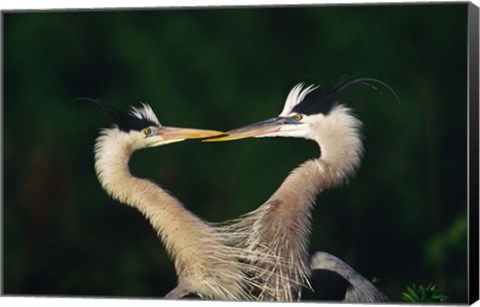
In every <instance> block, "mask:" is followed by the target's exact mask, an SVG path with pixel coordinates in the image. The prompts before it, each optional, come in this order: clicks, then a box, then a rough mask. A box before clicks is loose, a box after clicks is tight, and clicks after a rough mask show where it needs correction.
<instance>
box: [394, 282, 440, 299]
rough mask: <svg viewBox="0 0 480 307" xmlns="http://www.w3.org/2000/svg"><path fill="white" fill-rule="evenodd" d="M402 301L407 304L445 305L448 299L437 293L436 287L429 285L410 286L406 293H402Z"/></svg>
mask: <svg viewBox="0 0 480 307" xmlns="http://www.w3.org/2000/svg"><path fill="white" fill-rule="evenodd" d="M402 299H403V300H404V301H406V302H409V303H446V302H447V301H448V297H447V296H445V295H442V294H439V293H438V289H437V286H435V285H434V284H432V283H430V284H428V285H427V286H423V285H420V286H417V285H415V284H411V285H409V286H407V290H406V292H403V293H402Z"/></svg>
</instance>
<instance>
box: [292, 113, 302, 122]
mask: <svg viewBox="0 0 480 307" xmlns="http://www.w3.org/2000/svg"><path fill="white" fill-rule="evenodd" d="M302 118H303V116H302V115H300V114H295V115H294V116H293V119H294V120H296V121H300V120H302Z"/></svg>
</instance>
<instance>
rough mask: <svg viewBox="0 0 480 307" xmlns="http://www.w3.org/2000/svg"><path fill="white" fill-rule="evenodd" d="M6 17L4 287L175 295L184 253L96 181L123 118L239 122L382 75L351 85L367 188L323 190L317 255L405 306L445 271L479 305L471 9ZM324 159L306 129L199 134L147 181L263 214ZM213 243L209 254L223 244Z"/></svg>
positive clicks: (161, 154) (204, 202)
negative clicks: (109, 134)
mask: <svg viewBox="0 0 480 307" xmlns="http://www.w3.org/2000/svg"><path fill="white" fill-rule="evenodd" d="M3 17H4V19H3V23H4V90H5V93H4V95H5V96H4V118H3V120H4V142H3V145H4V147H3V154H4V156H3V159H4V160H3V163H4V187H3V190H4V207H3V212H4V241H3V242H4V246H3V251H4V263H3V268H4V292H5V293H6V294H24V295H25V294H27V295H30V294H32V295H33V294H35V295H61V296H65V295H68V296H120V297H126V296H130V297H161V296H163V295H164V294H166V293H167V292H168V291H169V290H171V289H172V288H173V287H174V286H175V283H176V277H175V271H174V267H173V264H172V262H171V260H170V259H169V258H168V256H167V254H166V253H165V250H164V247H163V246H162V244H161V243H160V242H159V240H158V239H157V238H156V236H155V232H154V231H153V230H152V229H151V227H150V225H149V224H148V222H147V221H146V220H145V219H144V218H143V217H142V215H141V214H140V213H138V212H137V211H136V210H134V209H132V208H130V207H127V206H125V205H122V204H119V203H117V202H115V201H112V199H111V198H110V197H108V196H107V195H106V193H105V192H104V191H103V190H102V188H101V187H100V185H99V183H98V181H97V178H96V176H95V172H94V167H93V164H94V161H93V146H94V142H95V138H96V137H97V135H98V131H99V129H100V128H102V127H109V126H110V119H109V117H108V116H107V115H105V114H104V113H103V111H102V110H101V109H100V108H98V107H97V106H95V105H94V104H92V103H89V102H85V101H82V102H73V100H74V99H75V98H77V97H90V98H94V99H96V98H99V99H101V100H103V101H107V102H110V103H112V104H115V105H117V106H119V107H122V108H127V107H128V106H129V105H135V104H138V102H140V101H143V102H148V103H150V104H151V105H152V106H153V108H154V110H155V111H156V113H157V115H158V116H159V119H160V121H161V122H162V123H163V124H165V125H174V126H185V127H196V128H209V129H218V130H228V129H232V128H236V127H238V126H241V125H245V124H249V123H252V122H254V121H258V120H262V119H266V118H269V117H272V116H274V115H276V114H278V113H279V112H280V111H281V109H282V107H283V102H284V100H285V98H286V95H287V93H288V92H289V90H290V88H291V87H292V86H293V85H294V84H296V83H297V82H301V81H305V82H315V83H320V84H324V83H328V82H333V81H336V80H337V79H338V78H340V77H341V76H343V75H359V76H368V77H374V78H378V79H381V80H383V81H384V82H387V83H388V84H389V85H390V86H392V87H393V88H394V90H395V91H396V93H397V94H398V96H399V97H400V100H401V101H400V103H398V102H397V101H396V100H395V98H394V97H393V96H392V95H391V94H390V93H389V92H388V91H387V90H386V89H381V93H379V92H376V91H374V90H372V89H371V88H368V87H365V86H361V85H357V86H352V87H350V88H349V89H348V90H346V91H345V93H344V94H343V95H342V99H343V101H344V102H345V103H346V104H348V105H349V106H351V107H352V108H353V109H354V110H355V113H356V114H357V115H358V116H359V118H360V119H361V120H362V121H363V122H364V124H365V127H364V134H365V148H366V153H365V157H364V160H363V164H362V167H361V168H360V170H359V172H358V173H357V175H356V176H355V177H354V178H353V179H352V180H351V181H350V183H349V184H348V185H346V186H343V187H341V188H336V189H332V190H328V191H325V192H323V193H322V194H321V195H319V197H318V198H317V205H316V208H315V211H314V221H313V233H312V235H311V247H312V249H314V250H323V251H327V252H329V253H332V254H334V255H336V256H338V257H340V258H341V259H343V260H345V261H346V262H347V263H349V264H350V265H352V266H353V267H354V268H355V269H356V270H357V271H358V272H360V273H362V274H363V275H364V276H365V277H367V278H368V279H372V278H374V277H378V278H379V279H380V281H379V284H378V286H379V288H381V289H382V290H383V291H384V292H385V293H386V294H387V295H388V296H389V297H390V298H391V299H392V300H394V301H398V300H400V295H401V292H402V291H403V290H404V289H405V286H406V285H407V284H409V283H411V282H414V283H417V284H427V283H429V282H434V283H436V284H437V285H438V287H439V288H440V291H441V292H442V293H443V294H446V295H448V296H449V297H450V299H451V301H453V302H466V300H467V261H466V260H467V258H466V257H467V256H466V255H467V253H466V250H467V243H466V242H467V212H466V211H467V194H466V191H467V190H466V182H467V181H466V179H467V161H466V153H467V103H466V89H467V51H466V50H467V4H465V3H464V4H445V5H392V6H310V7H275V8H273V7H258V8H231V9H226V8H224V9H219V8H217V9H188V10H173V9H167V10H130V11H83V12H66V11H61V12H7V13H5V14H4V15H3ZM315 156H318V148H317V147H316V144H314V143H313V142H307V141H305V140H301V139H280V138H276V139H248V140H242V141H237V142H227V143H201V142H199V141H188V142H183V143H177V144H172V145H169V146H164V147H160V148H155V149H149V150H143V151H140V152H138V153H136V154H135V155H134V156H133V157H132V159H131V163H130V165H131V169H132V172H133V173H134V174H135V175H136V176H140V177H147V178H151V179H152V180H155V181H156V182H158V183H161V184H162V186H164V187H165V188H167V189H168V190H170V191H171V192H172V193H173V194H174V195H176V196H177V197H178V198H179V199H180V200H181V201H182V202H184V203H185V205H186V206H187V207H188V208H189V209H190V210H192V211H193V212H194V213H195V214H197V215H199V216H201V217H202V218H204V219H206V220H208V221H223V220H226V219H230V218H235V217H237V216H239V215H240V214H242V213H246V212H248V211H251V210H253V209H254V208H256V207H258V206H259V205H260V204H261V203H262V202H263V201H265V200H266V199H267V198H268V197H269V195H270V194H271V193H273V191H274V190H275V189H276V188H277V187H278V186H279V184H280V183H281V182H282V180H283V179H284V178H285V177H286V176H287V174H288V173H289V171H290V170H292V169H293V168H294V167H296V166H297V165H298V164H300V163H301V162H302V161H304V160H306V159H308V158H311V157H315ZM205 248H208V246H206V247H205Z"/></svg>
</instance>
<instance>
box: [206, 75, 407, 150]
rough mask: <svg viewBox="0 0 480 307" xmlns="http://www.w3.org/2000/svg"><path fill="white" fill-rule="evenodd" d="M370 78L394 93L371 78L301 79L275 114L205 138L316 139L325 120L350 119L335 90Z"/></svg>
mask: <svg viewBox="0 0 480 307" xmlns="http://www.w3.org/2000/svg"><path fill="white" fill-rule="evenodd" d="M369 82H374V83H380V84H382V85H383V86H385V87H387V89H389V90H390V91H392V93H393V94H394V95H395V97H396V94H395V92H393V89H391V88H390V87H389V86H388V85H387V84H385V83H383V82H382V81H380V80H377V79H372V78H357V79H342V80H340V81H337V82H336V83H333V84H331V85H327V86H314V85H310V86H307V87H305V86H304V84H303V83H300V84H297V85H296V86H295V87H293V89H292V90H291V91H290V93H289V94H288V97H287V99H286V101H285V105H284V107H283V110H282V112H281V113H280V114H279V115H278V116H277V117H274V118H270V119H267V120H264V121H260V122H257V123H254V124H251V125H248V126H244V127H241V128H237V129H234V130H230V131H227V132H226V133H225V135H223V136H219V137H214V138H210V139H207V140H205V141H207V142H215V141H229V140H238V139H243V138H248V137H256V138H260V137H299V138H305V139H312V140H318V137H319V134H321V133H322V131H323V130H322V126H323V125H326V123H333V124H341V122H340V121H342V120H345V121H348V123H347V124H349V123H350V119H351V116H350V113H349V109H347V108H345V107H342V106H341V105H339V104H338V102H339V98H338V94H339V93H340V92H341V91H343V90H344V89H345V88H346V87H348V86H350V85H352V84H355V83H363V84H366V85H369V86H371V84H370V83H369ZM372 87H373V86H372ZM397 99H398V98H397ZM343 115H347V116H343Z"/></svg>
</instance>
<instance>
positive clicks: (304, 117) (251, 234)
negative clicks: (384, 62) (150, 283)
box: [95, 78, 390, 302]
mask: <svg viewBox="0 0 480 307" xmlns="http://www.w3.org/2000/svg"><path fill="white" fill-rule="evenodd" d="M372 82H376V83H380V84H382V85H384V86H386V87H387V88H389V87H388V85H386V84H384V83H383V82H381V81H378V80H376V79H371V78H357V79H343V80H340V81H338V82H336V83H334V84H331V85H328V86H321V87H314V86H308V87H305V86H304V85H303V84H299V85H297V86H295V87H294V88H293V89H292V90H291V91H290V93H289V95H288V97H287V99H286V101H285V104H284V107H283V110H282V112H281V113H280V114H279V116H277V117H274V118H271V119H268V120H264V121H260V122H258V123H255V124H252V125H248V126H245V127H243V128H239V129H235V130H231V131H228V132H226V133H223V132H218V131H213V130H201V129H190V128H176V127H166V126H163V125H161V124H160V122H159V120H158V118H157V116H156V115H155V113H154V112H153V110H152V109H151V107H150V106H149V105H147V104H144V105H142V106H141V107H138V108H132V109H131V110H130V111H129V112H125V111H121V110H117V109H116V108H113V107H112V106H109V105H106V104H102V105H103V106H104V108H105V109H106V110H107V111H108V112H109V113H110V114H111V115H112V117H113V121H114V126H113V127H112V128H109V129H104V130H102V131H101V134H100V136H99V137H98V139H97V141H96V144H95V169H96V172H97V176H98V179H99V181H100V183H101V185H102V187H103V188H104V189H105V190H106V191H107V193H108V194H109V195H111V196H112V197H113V198H115V199H117V200H118V201H120V202H122V203H124V204H127V205H130V206H132V207H135V208H136V209H138V210H139V211H140V212H141V213H143V214H144V215H145V217H146V218H147V219H148V220H149V221H150V223H151V225H152V226H153V228H154V229H155V230H156V232H157V234H158V236H159V238H160V239H161V241H162V242H163V244H164V245H165V248H166V249H167V251H168V252H169V254H170V256H171V258H172V259H173V261H174V264H175V269H176V272H177V277H178V285H177V287H175V288H174V289H173V290H172V291H171V292H169V293H168V294H167V295H166V298H170V299H178V298H182V297H191V296H197V297H200V298H203V299H217V300H266V301H298V300H327V301H335V300H341V301H347V302H376V301H386V300H388V299H387V297H386V296H385V295H384V294H383V293H382V292H381V291H380V290H378V289H377V288H376V287H375V286H374V285H372V284H371V283H370V282H369V281H368V280H367V279H365V278H364V277H362V276H361V275H360V274H358V273H357V272H356V271H354V270H353V269H352V268H351V267H350V266H348V265H347V264H345V263H344V262H343V261H341V260H340V259H338V258H336V257H335V256H332V255H330V254H327V253H325V252H315V253H310V252H309V250H308V236H309V233H310V228H311V213H312V210H313V206H314V200H315V197H316V196H317V194H319V193H320V192H321V191H323V190H324V189H328V188H331V187H334V186H337V185H339V184H341V183H342V182H344V181H345V180H347V179H349V178H351V177H352V176H353V175H354V173H355V171H356V170H357V168H358V167H359V164H360V160H361V157H362V153H363V144H362V141H361V137H360V129H361V122H360V120H359V119H357V118H356V117H355V116H354V115H353V114H352V112H351V110H350V109H349V108H347V107H345V106H344V105H342V104H340V103H339V99H338V95H339V94H340V93H341V92H342V91H343V90H344V89H345V88H346V87H348V86H350V85H352V84H358V83H372ZM389 89H390V88H389ZM247 137H300V138H305V139H308V140H313V141H315V142H316V143H317V144H318V145H319V146H320V151H321V155H320V157H318V158H315V159H311V160H308V161H306V162H304V163H302V164H301V165H300V166H298V167H297V168H295V169H294V170H293V171H292V172H291V173H290V174H289V175H288V176H287V178H286V179H285V180H284V182H283V183H282V184H281V185H280V187H279V188H278V189H277V190H276V191H275V192H274V193H273V194H272V196H271V197H270V198H269V199H268V200H267V201H266V202H264V203H263V204H262V205H260V206H259V207H258V208H257V209H255V210H254V211H252V212H250V213H247V214H245V215H243V216H241V217H239V218H237V219H234V220H230V221H227V222H225V223H221V224H212V223H208V222H206V221H204V220H202V219H200V218H199V217H197V216H195V215H194V214H193V213H192V212H190V211H189V210H187V209H186V208H185V207H184V206H183V205H182V204H181V203H180V201H179V200H177V199H176V198H175V197H174V196H172V195H171V194H170V193H168V192H167V191H165V190H164V189H163V188H161V187H160V186H158V185H156V184H154V183H153V182H151V181H149V180H146V179H140V178H136V177H134V176H132V175H131V174H130V171H129V167H128V161H129V159H130V156H131V155H132V153H133V152H134V151H135V150H138V149H142V148H149V147H156V146H161V145H165V144H169V143H173V142H179V141H183V140H186V139H196V138H208V139H207V141H226V140H235V139H241V138H247Z"/></svg>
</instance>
